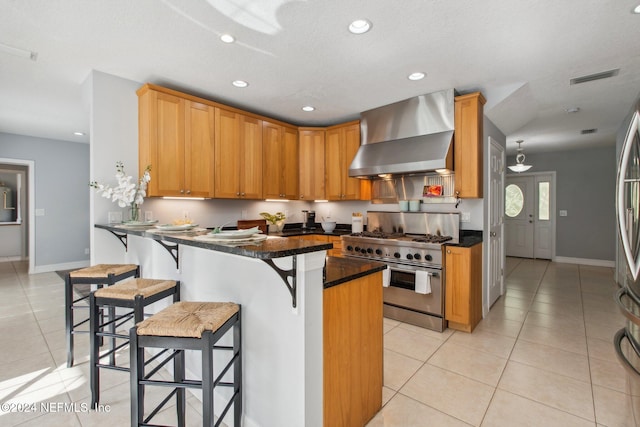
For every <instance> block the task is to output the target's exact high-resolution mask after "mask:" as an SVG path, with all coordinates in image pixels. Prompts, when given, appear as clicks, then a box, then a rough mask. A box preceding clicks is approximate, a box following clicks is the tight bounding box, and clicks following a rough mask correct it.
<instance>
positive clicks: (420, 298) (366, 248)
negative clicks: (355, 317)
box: [342, 211, 460, 332]
mask: <svg viewBox="0 0 640 427" xmlns="http://www.w3.org/2000/svg"><path fill="white" fill-rule="evenodd" d="M459 234H460V218H459V214H458V213H440V212H438V213H431V212H378V211H370V212H367V231H365V232H363V233H355V234H351V235H347V236H342V254H343V255H344V256H347V257H354V258H366V259H373V260H376V261H381V262H384V263H385V264H387V266H388V269H387V270H386V271H385V274H384V276H383V278H384V279H383V280H384V290H383V295H384V298H383V299H384V315H385V317H389V318H391V319H396V320H400V321H402V322H406V323H411V324H414V325H417V326H421V327H424V328H428V329H433V330H435V331H439V332H442V331H444V329H445V328H446V327H447V324H446V321H445V319H444V288H443V280H442V279H443V269H442V244H443V243H445V242H449V243H458V241H459V240H458V239H459Z"/></svg>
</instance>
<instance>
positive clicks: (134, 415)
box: [129, 326, 144, 426]
mask: <svg viewBox="0 0 640 427" xmlns="http://www.w3.org/2000/svg"><path fill="white" fill-rule="evenodd" d="M129 357H130V358H131V360H130V368H131V369H130V370H129V376H130V380H129V384H130V385H131V425H132V426H138V425H140V424H142V422H143V421H144V419H143V418H144V386H143V385H141V384H140V381H141V380H142V379H143V377H144V349H143V348H138V332H137V328H136V327H135V326H134V327H133V328H131V330H130V332H129Z"/></svg>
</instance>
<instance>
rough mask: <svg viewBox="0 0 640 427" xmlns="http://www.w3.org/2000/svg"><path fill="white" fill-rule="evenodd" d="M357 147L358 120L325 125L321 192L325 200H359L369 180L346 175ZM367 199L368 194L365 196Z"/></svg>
mask: <svg viewBox="0 0 640 427" xmlns="http://www.w3.org/2000/svg"><path fill="white" fill-rule="evenodd" d="M359 147H360V123H359V122H358V121H355V122H349V123H345V124H341V125H336V126H332V127H329V128H327V130H326V133H325V191H326V197H327V200H363V199H367V193H369V192H367V191H361V187H363V186H366V185H367V184H368V183H369V181H368V180H363V179H359V178H350V177H349V166H350V165H351V161H352V160H353V158H354V157H355V155H356V153H357V152H358V148H359ZM369 198H370V195H369Z"/></svg>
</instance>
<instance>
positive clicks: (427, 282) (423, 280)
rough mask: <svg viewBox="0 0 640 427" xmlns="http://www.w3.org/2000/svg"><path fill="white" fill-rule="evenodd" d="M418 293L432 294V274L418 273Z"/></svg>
mask: <svg viewBox="0 0 640 427" xmlns="http://www.w3.org/2000/svg"><path fill="white" fill-rule="evenodd" d="M416 293H417V294H425V295H426V294H430V293H431V273H428V272H426V271H420V270H418V271H416Z"/></svg>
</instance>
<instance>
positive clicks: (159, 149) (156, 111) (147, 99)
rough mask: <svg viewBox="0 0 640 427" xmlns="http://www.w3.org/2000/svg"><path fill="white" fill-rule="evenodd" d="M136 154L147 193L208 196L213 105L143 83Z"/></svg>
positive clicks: (210, 194)
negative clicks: (147, 175) (146, 172)
mask: <svg viewBox="0 0 640 427" xmlns="http://www.w3.org/2000/svg"><path fill="white" fill-rule="evenodd" d="M137 93H138V110H139V111H138V130H139V142H138V158H139V162H138V163H139V171H140V173H141V174H142V172H143V171H144V169H145V168H146V167H147V165H151V177H152V179H151V181H150V182H149V185H148V188H147V196H187V197H213V196H214V182H213V165H214V161H213V142H214V127H215V126H214V108H213V107H212V106H211V105H207V104H205V103H202V102H197V101H194V100H191V99H186V98H184V97H181V96H179V95H176V94H173V93H165V92H161V91H157V90H154V89H152V88H150V86H148V85H145V86H143V87H142V88H140V89H139V90H138V92H137Z"/></svg>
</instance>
